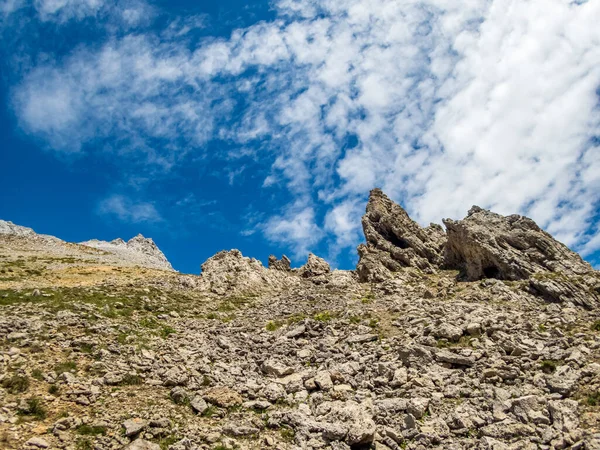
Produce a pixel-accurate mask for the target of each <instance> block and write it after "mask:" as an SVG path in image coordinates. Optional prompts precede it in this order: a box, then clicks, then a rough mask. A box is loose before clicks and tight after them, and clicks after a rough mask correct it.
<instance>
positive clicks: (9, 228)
mask: <svg viewBox="0 0 600 450" xmlns="http://www.w3.org/2000/svg"><path fill="white" fill-rule="evenodd" d="M0 235H4V236H14V237H17V238H29V239H36V240H42V241H49V242H51V243H59V242H63V241H62V240H60V239H58V238H57V237H54V236H50V235H47V234H38V233H36V232H35V231H33V229H32V228H29V227H24V226H21V225H17V224H15V223H12V222H11V221H8V220H0Z"/></svg>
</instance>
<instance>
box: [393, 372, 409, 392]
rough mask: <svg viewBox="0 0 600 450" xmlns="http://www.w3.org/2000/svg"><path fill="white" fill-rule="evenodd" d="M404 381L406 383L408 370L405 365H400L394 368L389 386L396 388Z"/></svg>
mask: <svg viewBox="0 0 600 450" xmlns="http://www.w3.org/2000/svg"><path fill="white" fill-rule="evenodd" d="M406 383H408V370H407V369H406V367H400V368H399V369H396V370H394V376H393V378H392V381H391V382H390V386H392V387H395V388H397V387H402V386H404V385H405V384H406Z"/></svg>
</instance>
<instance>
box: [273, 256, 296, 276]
mask: <svg viewBox="0 0 600 450" xmlns="http://www.w3.org/2000/svg"><path fill="white" fill-rule="evenodd" d="M291 264H292V262H291V261H290V258H288V257H287V256H285V255H283V256H282V257H281V259H277V257H276V256H275V255H270V256H269V269H275V270H281V271H283V272H289V271H290V270H291V268H290V266H291Z"/></svg>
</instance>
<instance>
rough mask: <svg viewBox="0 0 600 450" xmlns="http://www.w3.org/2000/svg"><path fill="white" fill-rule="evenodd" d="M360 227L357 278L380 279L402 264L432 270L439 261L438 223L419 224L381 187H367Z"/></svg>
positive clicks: (442, 237)
mask: <svg viewBox="0 0 600 450" xmlns="http://www.w3.org/2000/svg"><path fill="white" fill-rule="evenodd" d="M362 227H363V232H364V234H365V239H366V241H367V242H366V244H361V245H360V246H359V247H358V254H359V257H360V260H359V262H358V265H357V267H356V271H357V273H358V275H359V278H360V280H361V281H383V280H385V279H387V278H389V277H390V275H391V273H392V272H397V271H399V270H400V269H401V268H402V267H416V268H418V269H421V270H424V271H426V272H429V273H432V272H434V271H435V270H436V268H437V267H438V266H439V265H440V264H441V263H442V260H443V248H444V244H445V241H446V237H445V234H444V231H443V230H442V227H441V226H439V225H435V224H432V225H430V226H429V227H427V228H422V227H421V226H419V224H417V223H416V222H415V221H413V220H412V219H411V218H410V217H409V216H408V214H407V213H406V211H405V210H404V209H403V208H402V207H401V206H400V205H398V204H396V203H394V202H393V201H391V200H390V199H389V198H388V197H387V196H386V195H385V194H384V193H383V192H382V191H381V189H373V190H372V191H371V193H370V195H369V201H368V203H367V209H366V213H365V215H364V216H363V218H362Z"/></svg>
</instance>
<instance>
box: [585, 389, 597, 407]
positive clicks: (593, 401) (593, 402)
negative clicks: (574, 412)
mask: <svg viewBox="0 0 600 450" xmlns="http://www.w3.org/2000/svg"><path fill="white" fill-rule="evenodd" d="M585 404H586V405H588V406H598V405H600V392H592V393H591V394H588V395H587V396H586V397H585Z"/></svg>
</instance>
